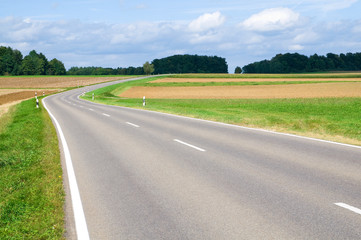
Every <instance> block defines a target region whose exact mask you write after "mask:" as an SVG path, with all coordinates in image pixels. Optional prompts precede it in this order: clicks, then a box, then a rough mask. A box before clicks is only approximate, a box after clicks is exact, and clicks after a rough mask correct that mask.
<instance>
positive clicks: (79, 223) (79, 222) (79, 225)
mask: <svg viewBox="0 0 361 240" xmlns="http://www.w3.org/2000/svg"><path fill="white" fill-rule="evenodd" d="M45 99H46V98H44V99H43V106H44V107H45V109H46V110H47V111H48V113H49V115H50V117H51V118H52V119H53V121H54V123H55V126H56V128H57V129H58V133H59V137H60V140H61V144H62V145H63V150H64V157H65V163H66V170H67V172H68V179H69V186H70V195H71V200H72V204H73V212H74V219H75V228H76V233H77V237H78V239H85V240H88V239H89V232H88V227H87V224H86V220H85V215H84V210H83V205H82V203H81V198H80V193H79V188H78V184H77V182H76V177H75V173H74V168H73V163H72V160H71V155H70V151H69V148H68V144H67V142H66V140H65V136H64V134H63V131H62V130H61V127H60V125H59V123H58V121H57V120H56V118H55V117H54V115H53V114H52V113H51V112H50V111H49V109H48V108H47V107H46V104H45V102H44V100H45Z"/></svg>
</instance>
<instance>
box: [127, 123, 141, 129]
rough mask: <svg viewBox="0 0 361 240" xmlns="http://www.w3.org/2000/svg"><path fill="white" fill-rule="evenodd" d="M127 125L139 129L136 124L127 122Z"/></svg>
mask: <svg viewBox="0 0 361 240" xmlns="http://www.w3.org/2000/svg"><path fill="white" fill-rule="evenodd" d="M126 124H128V125H130V126H133V127H136V128H139V126H138V125H136V124H134V123H130V122H126Z"/></svg>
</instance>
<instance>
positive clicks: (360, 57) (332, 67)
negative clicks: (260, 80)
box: [236, 53, 361, 73]
mask: <svg viewBox="0 0 361 240" xmlns="http://www.w3.org/2000/svg"><path fill="white" fill-rule="evenodd" d="M236 70H237V71H238V72H239V70H240V68H239V67H237V68H236ZM242 70H243V72H244V73H302V72H325V71H359V70H361V53H347V54H340V55H338V54H333V53H328V54H327V55H326V56H320V55H317V54H314V55H312V56H310V57H307V56H305V55H301V54H298V53H286V54H277V55H276V56H275V57H273V58H272V59H271V60H263V61H260V62H254V63H251V64H248V65H246V66H244V67H243V68H242Z"/></svg>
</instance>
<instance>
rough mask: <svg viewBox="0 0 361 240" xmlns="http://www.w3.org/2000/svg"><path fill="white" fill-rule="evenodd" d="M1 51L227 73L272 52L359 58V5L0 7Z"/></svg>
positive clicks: (105, 1)
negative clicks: (206, 62)
mask: <svg viewBox="0 0 361 240" xmlns="http://www.w3.org/2000/svg"><path fill="white" fill-rule="evenodd" d="M0 6H1V8H0V46H10V47H11V48H13V49H17V50H20V51H21V52H22V54H23V55H24V56H25V55H27V54H28V53H29V52H30V51H31V50H36V51H37V52H38V53H40V52H41V53H43V54H44V55H45V56H46V57H47V58H48V59H49V60H51V59H53V58H57V59H58V60H60V61H62V62H63V63H64V64H65V67H66V68H67V69H69V68H70V67H73V66H78V67H84V66H100V67H112V68H118V67H129V66H134V67H138V66H142V65H143V64H144V63H145V62H146V61H149V62H151V61H152V60H154V59H156V58H158V59H159V58H163V57H168V56H172V55H175V54H197V55H207V56H219V57H223V58H225V59H226V61H227V63H228V66H229V72H230V73H233V72H234V69H235V67H236V66H240V67H243V66H244V65H247V64H249V63H252V62H255V61H261V60H264V59H271V58H272V57H273V56H275V55H276V54H279V53H288V52H289V53H295V52H297V53H300V54H304V55H306V56H310V55H313V54H315V53H316V54H318V55H326V54H327V53H330V52H331V53H336V54H340V53H348V52H352V53H356V52H361V14H360V12H361V0H288V1H285V0H273V1H269V0H252V1H249V0H247V1H243V0H182V1H169V0H152V1H149V0H148V1H147V0H102V1H101V0H62V1H60V0H31V1H29V0H0Z"/></svg>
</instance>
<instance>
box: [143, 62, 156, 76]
mask: <svg viewBox="0 0 361 240" xmlns="http://www.w3.org/2000/svg"><path fill="white" fill-rule="evenodd" d="M143 69H144V73H145V74H147V75H150V74H152V73H153V72H154V65H153V64H150V63H149V62H145V63H144V64H143Z"/></svg>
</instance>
